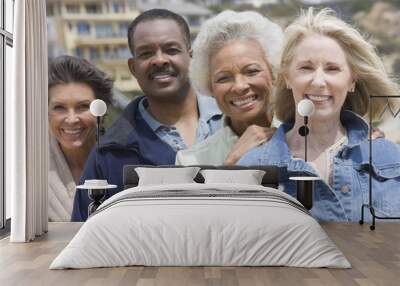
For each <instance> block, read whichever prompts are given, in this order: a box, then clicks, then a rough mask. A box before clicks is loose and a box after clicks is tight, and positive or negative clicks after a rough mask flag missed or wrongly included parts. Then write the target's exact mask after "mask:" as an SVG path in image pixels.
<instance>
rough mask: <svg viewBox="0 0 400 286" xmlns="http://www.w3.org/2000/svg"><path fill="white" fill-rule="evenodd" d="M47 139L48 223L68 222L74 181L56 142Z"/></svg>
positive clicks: (73, 193) (51, 138)
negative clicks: (48, 147)
mask: <svg viewBox="0 0 400 286" xmlns="http://www.w3.org/2000/svg"><path fill="white" fill-rule="evenodd" d="M49 138H50V144H49V145H50V150H49V152H50V154H49V221H70V220H71V213H72V206H73V201H74V195H75V187H76V185H75V181H74V179H73V177H72V174H71V171H70V169H69V167H68V164H67V161H66V160H65V157H64V154H63V153H62V151H61V149H60V146H59V145H58V142H57V140H56V139H54V137H53V136H51V135H49Z"/></svg>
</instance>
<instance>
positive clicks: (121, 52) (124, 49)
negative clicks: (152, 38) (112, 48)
mask: <svg viewBox="0 0 400 286" xmlns="http://www.w3.org/2000/svg"><path fill="white" fill-rule="evenodd" d="M117 54H118V58H119V59H129V58H130V57H131V52H130V51H129V49H128V46H119V47H118V50H117Z"/></svg>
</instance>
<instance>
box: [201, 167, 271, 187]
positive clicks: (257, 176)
mask: <svg viewBox="0 0 400 286" xmlns="http://www.w3.org/2000/svg"><path fill="white" fill-rule="evenodd" d="M200 174H201V175H202V176H203V177H204V183H206V184H207V183H226V184H229V183H234V184H246V185H261V182H262V179H263V177H264V175H265V171H262V170H215V169H209V170H202V171H200Z"/></svg>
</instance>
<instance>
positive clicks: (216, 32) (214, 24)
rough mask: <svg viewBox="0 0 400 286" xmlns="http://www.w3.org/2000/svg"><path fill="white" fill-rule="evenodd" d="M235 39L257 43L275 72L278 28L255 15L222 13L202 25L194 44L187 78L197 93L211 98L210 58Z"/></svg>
mask: <svg viewBox="0 0 400 286" xmlns="http://www.w3.org/2000/svg"><path fill="white" fill-rule="evenodd" d="M237 39H243V40H254V41H256V42H257V43H259V45H260V47H261V48H262V49H263V51H264V52H265V59H266V60H267V62H268V63H269V64H270V66H271V68H272V72H273V74H274V73H275V72H276V71H277V69H278V66H279V59H280V52H281V47H282V43H283V31H282V29H281V27H280V26H279V25H277V24H275V23H273V22H272V21H270V20H269V19H267V18H266V17H264V16H262V15H261V14H259V13H257V12H252V11H245V12H234V11H229V10H228V11H224V12H222V13H220V14H218V15H216V16H215V17H213V18H210V19H208V20H207V21H206V22H204V24H203V25H202V27H201V30H200V32H199V34H198V35H197V37H196V39H195V41H194V43H193V58H192V61H191V63H190V67H189V78H190V82H191V83H192V86H193V87H194V88H195V90H196V91H197V92H199V93H200V94H203V95H209V96H212V92H211V90H210V75H209V74H210V72H209V66H210V64H209V60H210V56H211V55H212V54H213V53H215V52H216V51H218V50H219V49H221V48H222V47H223V46H224V45H226V44H227V43H228V42H230V41H232V40H237Z"/></svg>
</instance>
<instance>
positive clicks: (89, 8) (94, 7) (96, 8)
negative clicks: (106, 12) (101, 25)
mask: <svg viewBox="0 0 400 286" xmlns="http://www.w3.org/2000/svg"><path fill="white" fill-rule="evenodd" d="M85 8H86V13H88V14H101V6H100V5H99V4H96V3H91V4H86V5H85Z"/></svg>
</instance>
